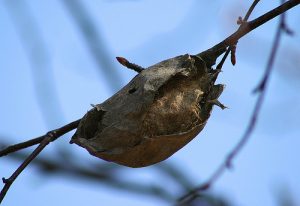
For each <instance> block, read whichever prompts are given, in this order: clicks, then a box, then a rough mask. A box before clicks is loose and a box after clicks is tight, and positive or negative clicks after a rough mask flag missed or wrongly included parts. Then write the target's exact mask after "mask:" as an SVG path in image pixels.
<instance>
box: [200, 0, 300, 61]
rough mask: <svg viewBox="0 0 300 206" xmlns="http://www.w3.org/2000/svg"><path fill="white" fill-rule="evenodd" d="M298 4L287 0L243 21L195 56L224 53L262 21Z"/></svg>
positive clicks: (297, 1)
mask: <svg viewBox="0 0 300 206" xmlns="http://www.w3.org/2000/svg"><path fill="white" fill-rule="evenodd" d="M298 4H300V0H289V1H287V2H285V3H283V4H282V5H280V6H278V7H276V8H274V9H272V10H271V11H269V12H267V13H265V14H263V15H261V16H259V17H257V18H256V19H254V20H252V21H249V22H244V23H243V24H242V25H241V27H239V29H238V30H237V31H236V32H234V33H233V34H231V35H230V36H229V37H227V38H226V39H224V40H223V41H221V42H220V43H218V44H216V45H215V46H213V47H212V48H210V49H208V50H206V51H204V52H201V53H200V54H197V56H201V54H204V53H206V54H207V55H210V54H211V55H212V56H214V55H216V54H217V55H221V54H222V53H224V50H225V49H226V48H227V47H229V46H232V45H234V44H235V43H236V42H237V41H238V40H239V39H240V38H242V37H243V36H245V35H246V34H248V33H249V32H251V31H252V30H254V29H256V28H257V27H259V26H261V25H263V24H264V23H266V22H268V21H270V20H271V19H273V18H275V17H277V16H279V15H280V14H282V13H284V12H286V11H287V10H289V9H291V8H293V7H295V6H297V5H298Z"/></svg>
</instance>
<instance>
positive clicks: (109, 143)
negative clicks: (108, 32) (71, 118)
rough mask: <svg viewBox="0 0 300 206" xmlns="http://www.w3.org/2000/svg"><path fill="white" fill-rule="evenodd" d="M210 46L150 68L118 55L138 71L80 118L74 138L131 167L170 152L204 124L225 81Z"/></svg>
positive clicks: (91, 150) (90, 149)
mask: <svg viewBox="0 0 300 206" xmlns="http://www.w3.org/2000/svg"><path fill="white" fill-rule="evenodd" d="M224 49H225V48H222V49H219V50H211V49H210V50H207V51H205V52H202V53H200V54H198V55H188V54H185V55H181V56H177V57H174V58H171V59H167V60H165V61H162V62H160V63H158V64H155V65H153V66H151V67H149V68H147V69H143V68H142V67H140V66H137V65H135V64H132V63H129V62H128V61H127V60H126V59H124V58H120V57H118V58H117V59H118V61H119V62H120V63H121V64H123V65H124V66H126V67H129V68H131V69H134V70H136V71H137V72H139V73H138V75H136V76H135V77H134V78H133V79H132V80H131V81H130V82H129V83H128V84H127V85H126V86H124V87H123V88H122V89H121V90H120V91H119V92H117V93H116V94H114V95H113V96H112V97H110V98H109V99H107V100H106V101H104V102H103V103H101V104H97V105H93V108H92V109H91V110H90V111H88V112H87V114H85V116H84V117H83V118H82V120H81V122H80V124H79V126H78V128H77V131H76V133H75V134H74V136H73V137H72V140H71V143H75V144H77V145H79V146H81V147H84V148H86V149H87V150H88V152H89V153H90V154H91V155H94V156H96V157H99V158H101V159H104V160H107V161H112V162H116V163H118V164H121V165H125V166H128V167H145V166H149V165H152V164H155V163H158V162H160V161H163V160H165V159H166V158H168V157H170V156H171V155H172V154H174V153H175V152H176V151H178V150H179V149H181V148H182V147H183V146H185V145H186V144H187V143H188V142H190V141H191V140H192V139H193V138H194V137H196V136H197V135H198V134H199V133H200V132H201V130H202V129H203V128H204V126H205V124H206V122H207V120H208V119H209V117H210V114H211V111H212V108H213V106H214V105H217V106H220V107H221V108H222V109H224V108H225V106H224V105H223V104H221V103H220V102H219V101H218V97H219V96H220V95H221V93H222V91H223V89H224V85H222V84H217V85H215V81H216V79H217V77H218V74H219V72H220V71H219V70H218V69H213V68H212V65H214V64H215V60H216V58H217V57H218V56H219V55H220V54H221V53H223V52H224Z"/></svg>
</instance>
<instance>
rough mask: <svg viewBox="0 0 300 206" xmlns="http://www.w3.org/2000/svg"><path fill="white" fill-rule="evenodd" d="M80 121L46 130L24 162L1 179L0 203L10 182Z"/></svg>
mask: <svg viewBox="0 0 300 206" xmlns="http://www.w3.org/2000/svg"><path fill="white" fill-rule="evenodd" d="M79 122H80V119H79V120H76V121H74V122H71V123H69V124H67V125H65V126H63V127H61V128H59V129H56V130H52V131H50V132H48V133H47V134H46V135H44V138H43V140H42V142H41V143H40V144H39V146H38V147H37V148H36V149H35V150H34V151H33V152H32V153H31V154H30V155H29V156H28V157H27V158H26V159H25V160H24V162H23V163H22V164H21V165H20V166H19V167H18V168H17V170H16V171H15V172H14V173H13V174H12V175H11V176H10V177H9V178H8V179H5V178H2V181H3V183H4V187H3V188H2V190H1V192H0V203H1V202H2V200H3V198H4V197H5V195H6V193H7V191H8V190H9V188H10V186H11V185H12V183H13V182H14V181H15V179H16V178H17V177H18V176H19V174H21V172H22V171H23V170H24V169H25V168H26V167H27V165H28V164H29V163H30V162H31V161H32V160H33V159H34V158H35V157H36V156H37V155H38V154H39V153H40V152H41V151H42V150H43V149H44V148H45V147H46V146H47V145H48V144H49V143H50V142H52V141H54V140H56V139H57V138H58V137H60V136H62V135H64V134H66V133H67V132H69V131H71V130H73V129H75V128H77V126H78V124H79Z"/></svg>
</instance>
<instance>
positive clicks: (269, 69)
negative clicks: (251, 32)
mask: <svg viewBox="0 0 300 206" xmlns="http://www.w3.org/2000/svg"><path fill="white" fill-rule="evenodd" d="M282 3H284V2H282ZM284 17H285V16H283V15H282V16H281V18H280V23H279V25H278V28H277V31H276V34H275V39H274V43H273V47H272V50H271V53H270V57H269V59H268V63H267V66H266V71H265V74H264V77H263V80H262V81H261V83H260V84H259V86H258V87H257V89H256V90H255V91H257V92H259V96H258V98H257V101H256V103H255V107H254V110H253V113H252V116H251V119H250V122H249V124H248V127H247V129H246V130H245V133H244V134H243V136H242V138H241V139H240V141H239V142H238V143H237V145H236V146H235V147H234V148H233V150H232V151H231V152H230V153H229V155H228V156H227V157H226V159H225V161H224V162H223V163H222V164H221V165H220V166H219V167H218V168H217V170H216V171H215V172H214V173H213V175H212V176H211V177H210V178H209V179H208V181H207V182H206V183H204V184H203V185H200V186H199V187H196V188H195V189H193V190H192V191H190V192H189V193H187V194H186V195H184V196H183V197H181V198H180V199H179V201H180V202H185V203H186V202H188V201H190V200H192V199H193V198H195V197H196V196H197V193H198V192H200V191H203V190H206V189H208V188H209V187H210V186H211V185H212V184H213V183H214V182H216V181H217V180H218V179H219V178H220V177H221V175H222V174H223V173H224V172H225V170H226V169H227V168H230V167H231V166H232V161H233V159H234V158H235V157H236V156H237V155H238V154H239V153H240V151H241V150H242V149H243V148H244V146H245V145H246V143H247V142H248V141H249V139H250V137H251V134H252V133H253V131H254V128H255V126H256V124H257V119H258V116H259V113H260V111H261V107H262V104H263V101H264V98H265V94H266V91H267V87H266V85H267V83H268V81H269V78H270V76H271V73H272V70H273V64H274V61H275V57H276V53H277V51H278V47H279V42H280V38H281V35H282V32H286V33H288V34H291V33H290V32H287V31H290V30H289V29H287V28H286V23H285V18H284Z"/></svg>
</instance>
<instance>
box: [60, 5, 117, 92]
mask: <svg viewBox="0 0 300 206" xmlns="http://www.w3.org/2000/svg"><path fill="white" fill-rule="evenodd" d="M62 2H63V3H64V5H65V7H66V9H67V10H68V11H69V13H70V15H71V17H72V18H73V19H74V22H75V23H76V24H77V26H78V28H79V30H80V32H81V33H82V35H83V37H84V40H85V43H86V44H87V46H88V48H89V50H90V52H91V55H92V56H93V57H94V60H95V61H96V63H97V65H98V67H99V71H100V70H101V71H102V72H99V74H100V75H101V76H103V75H104V76H105V77H106V78H105V79H106V80H107V83H108V84H109V85H110V87H111V88H112V89H113V91H114V92H115V91H116V90H119V89H120V88H121V86H122V78H121V77H120V75H119V73H118V70H117V68H115V67H114V65H113V64H112V62H111V60H112V58H111V55H109V53H110V52H109V51H108V49H107V47H106V43H105V41H104V40H103V38H101V33H100V32H98V30H97V25H96V23H95V22H94V21H93V18H92V17H91V16H90V14H89V12H88V11H87V9H86V8H85V6H84V5H83V4H82V3H81V2H80V0H63V1H62Z"/></svg>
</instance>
